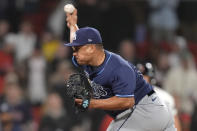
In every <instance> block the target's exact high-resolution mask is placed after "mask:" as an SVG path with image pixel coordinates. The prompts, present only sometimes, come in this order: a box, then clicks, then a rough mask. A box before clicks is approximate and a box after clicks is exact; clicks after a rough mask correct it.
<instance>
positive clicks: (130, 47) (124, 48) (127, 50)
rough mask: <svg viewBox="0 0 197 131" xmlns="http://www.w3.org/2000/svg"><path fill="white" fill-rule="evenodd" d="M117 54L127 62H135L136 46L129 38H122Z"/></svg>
mask: <svg viewBox="0 0 197 131" xmlns="http://www.w3.org/2000/svg"><path fill="white" fill-rule="evenodd" d="M119 54H120V55H121V56H122V57H123V58H124V59H126V60H128V61H129V62H132V63H136V59H137V58H136V47H135V44H134V43H133V42H132V41H131V40H129V39H124V40H122V41H121V42H120V45H119Z"/></svg>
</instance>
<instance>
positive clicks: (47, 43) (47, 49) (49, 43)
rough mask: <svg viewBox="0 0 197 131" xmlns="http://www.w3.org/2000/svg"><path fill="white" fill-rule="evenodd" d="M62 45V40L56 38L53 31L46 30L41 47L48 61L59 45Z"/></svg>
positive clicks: (52, 57)
mask: <svg viewBox="0 0 197 131" xmlns="http://www.w3.org/2000/svg"><path fill="white" fill-rule="evenodd" d="M59 46H60V40H59V39H56V38H55V36H54V34H53V32H51V31H44V33H43V34H42V38H41V48H42V52H43V54H44V57H45V59H46V60H47V62H51V61H52V60H53V59H54V57H55V53H56V52H57V49H58V47H59Z"/></svg>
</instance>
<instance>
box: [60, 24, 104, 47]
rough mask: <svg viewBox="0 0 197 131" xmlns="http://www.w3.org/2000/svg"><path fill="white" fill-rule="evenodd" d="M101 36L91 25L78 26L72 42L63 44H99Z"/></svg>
mask: <svg viewBox="0 0 197 131" xmlns="http://www.w3.org/2000/svg"><path fill="white" fill-rule="evenodd" d="M101 43H102V38H101V35H100V33H99V31H98V30H97V29H95V28H92V27H84V28H80V29H79V30H77V31H76V33H75V38H74V40H73V42H72V43H67V44H64V45H65V46H82V45H86V44H101Z"/></svg>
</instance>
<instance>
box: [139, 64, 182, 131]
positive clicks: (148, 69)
mask: <svg viewBox="0 0 197 131" xmlns="http://www.w3.org/2000/svg"><path fill="white" fill-rule="evenodd" d="M136 66H137V68H138V69H139V71H140V72H141V73H142V74H143V77H144V79H145V80H146V81H147V82H148V83H151V84H152V85H153V86H154V90H155V91H156V93H157V94H158V96H159V97H160V99H161V100H163V101H164V102H165V104H166V105H167V107H168V108H169V110H170V111H171V112H172V114H173V115H174V122H175V127H176V128H177V131H182V129H181V124H180V120H179V116H178V111H177V109H176V107H175V100H174V98H173V96H171V95H170V94H169V93H168V92H166V91H165V90H163V89H161V88H160V87H157V86H155V84H156V82H157V81H156V80H155V77H154V76H155V69H154V67H153V65H152V64H151V63H149V62H147V63H143V64H142V63H138V64H137V65H136Z"/></svg>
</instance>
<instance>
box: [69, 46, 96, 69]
mask: <svg viewBox="0 0 197 131" xmlns="http://www.w3.org/2000/svg"><path fill="white" fill-rule="evenodd" d="M91 46H92V45H90V44H87V45H83V46H73V47H72V49H73V56H74V57H75V59H76V61H77V63H78V64H79V65H88V63H90V61H91V58H92V52H93V48H92V47H91Z"/></svg>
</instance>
